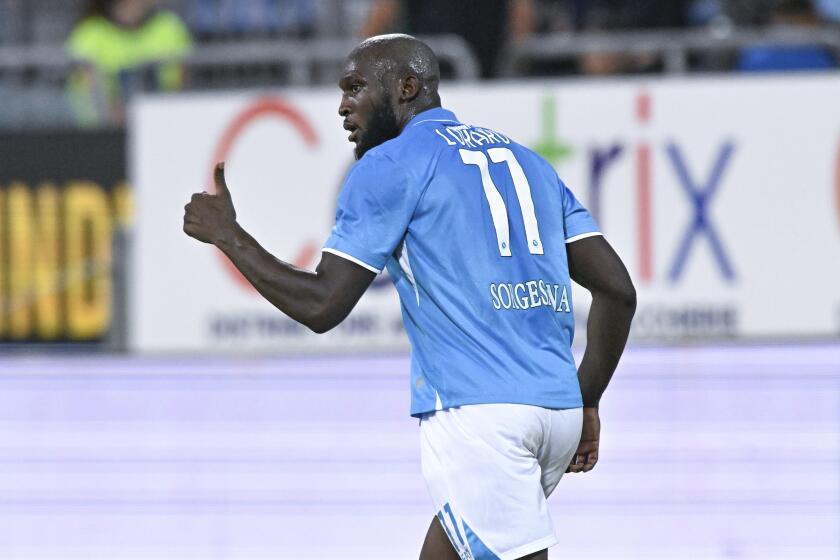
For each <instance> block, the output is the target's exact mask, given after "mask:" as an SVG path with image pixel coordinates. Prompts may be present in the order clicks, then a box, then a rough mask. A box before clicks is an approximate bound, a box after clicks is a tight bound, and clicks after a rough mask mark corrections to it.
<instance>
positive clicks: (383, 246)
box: [323, 152, 421, 274]
mask: <svg viewBox="0 0 840 560" xmlns="http://www.w3.org/2000/svg"><path fill="white" fill-rule="evenodd" d="M420 194H421V193H420V191H419V185H417V182H416V181H412V180H411V179H410V177H409V175H408V172H407V171H406V170H405V169H404V168H403V167H402V166H401V165H399V164H398V163H397V162H395V161H394V160H393V159H391V157H390V156H388V155H387V154H382V153H374V152H370V153H368V154H366V155H365V157H363V158H362V159H361V160H359V162H358V163H357V164H356V165H355V166H354V167H353V169H352V170H351V171H350V173H349V174H348V176H347V179H345V181H344V185H343V186H342V188H341V194H339V196H338V208H337V210H336V215H335V225H334V226H333V229H332V233H331V234H330V236H329V238H328V239H327V241H326V243H324V248H323V251H324V252H327V253H333V254H335V255H338V256H340V257H343V258H345V259H348V260H350V261H352V262H354V263H356V264H358V265H360V266H363V267H364V268H367V269H368V270H370V271H372V272H376V273H377V274H378V273H379V272H382V269H383V268H384V267H385V263H386V262H387V260H388V257H390V256H391V254H392V253H393V252H394V250H395V249H396V247H397V245H399V243H400V242H401V241H402V239H403V237H404V236H405V232H406V230H407V229H408V224H409V222H410V221H411V217H412V215H413V214H414V210H415V208H416V207H417V203H418V202H419V200H420Z"/></svg>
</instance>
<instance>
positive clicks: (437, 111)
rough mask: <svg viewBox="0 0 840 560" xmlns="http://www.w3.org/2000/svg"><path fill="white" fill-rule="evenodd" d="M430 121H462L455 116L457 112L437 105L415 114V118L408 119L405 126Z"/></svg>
mask: <svg viewBox="0 0 840 560" xmlns="http://www.w3.org/2000/svg"><path fill="white" fill-rule="evenodd" d="M429 121H433V122H454V123H457V122H460V121H458V117H456V116H455V113H453V112H452V111H450V110H449V109H444V108H443V107H435V108H434V109H426V110H425V111H423V112H422V113H418V114H417V115H415V116H414V118H413V119H411V120H410V121H408V124H407V125H406V127H405V128H408V127H411V126H414V125H418V124H420V123H424V122H429Z"/></svg>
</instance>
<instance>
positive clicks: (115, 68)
mask: <svg viewBox="0 0 840 560" xmlns="http://www.w3.org/2000/svg"><path fill="white" fill-rule="evenodd" d="M156 4H157V2H156V0H91V1H90V2H89V5H88V9H87V11H86V12H85V15H84V17H83V18H82V19H81V20H80V21H79V23H78V24H77V25H76V26H75V28H74V29H73V30H72V31H71V33H70V37H69V39H68V40H67V45H66V48H67V51H68V53H69V54H70V56H72V57H73V58H75V59H77V60H79V61H80V62H82V63H84V66H83V67H82V68H81V69H80V70H79V71H77V72H75V73H74V74H73V75H72V76H71V78H70V83H69V93H70V98H71V103H72V105H73V109H74V111H75V113H76V118H77V120H78V122H79V123H80V124H83V125H85V124H86V125H95V124H103V123H110V124H120V123H122V122H123V120H124V115H125V100H126V99H127V97H128V96H130V95H131V93H133V92H134V91H136V90H154V91H172V90H177V89H180V88H181V87H182V86H183V81H184V77H183V72H182V69H181V66H180V65H179V64H178V62H177V59H178V58H180V57H183V56H185V55H187V54H188V53H189V51H190V50H191V48H192V38H191V37H190V33H189V31H188V30H187V28H186V26H185V25H184V23H183V22H182V21H181V19H180V18H179V17H178V16H177V15H176V14H175V13H173V12H170V11H168V10H162V9H158V8H157V6H156Z"/></svg>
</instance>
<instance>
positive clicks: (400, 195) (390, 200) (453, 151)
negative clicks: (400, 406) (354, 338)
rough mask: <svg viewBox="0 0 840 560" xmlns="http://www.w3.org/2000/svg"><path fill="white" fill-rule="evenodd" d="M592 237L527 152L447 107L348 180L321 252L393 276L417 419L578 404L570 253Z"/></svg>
mask: <svg viewBox="0 0 840 560" xmlns="http://www.w3.org/2000/svg"><path fill="white" fill-rule="evenodd" d="M591 235H598V228H597V226H596V225H595V221H594V220H593V219H592V217H591V216H590V214H589V212H587V210H586V209H585V208H584V207H583V206H581V204H580V203H579V202H578V201H577V200H576V199H575V197H574V195H573V194H572V192H571V191H570V190H569V189H568V188H567V187H566V185H564V184H563V182H562V181H560V179H559V178H558V177H557V174H556V172H555V171H554V168H553V167H552V166H551V165H550V164H549V163H548V162H546V161H545V160H544V159H542V158H541V157H540V156H538V155H537V154H535V153H534V152H532V151H531V150H529V149H527V148H525V147H523V146H521V145H519V144H517V143H515V142H513V141H512V140H510V139H509V138H507V137H506V136H503V135H502V134H499V133H498V132H495V131H492V130H489V129H486V128H482V127H477V126H471V125H465V124H462V123H460V122H458V120H457V119H456V118H455V115H454V114H453V113H451V112H450V111H447V110H445V109H441V108H438V109H431V110H428V111H425V112H423V113H421V114H419V115H417V116H416V117H415V118H414V119H412V120H411V122H409V123H408V125H407V126H406V127H405V129H404V130H403V131H402V133H401V134H400V135H399V136H398V137H397V138H394V139H393V140H389V141H388V142H385V143H383V144H381V145H379V146H377V147H376V148H373V149H371V150H370V151H368V152H367V153H366V154H365V155H364V156H363V157H362V158H361V159H360V160H359V161H358V162H357V163H356V164H355V166H354V167H353V168H352V169H351V170H350V173H349V174H348V176H347V179H346V180H345V183H344V186H343V187H342V191H341V195H340V196H339V199H338V211H337V213H336V223H335V227H334V228H333V231H332V235H331V236H330V237H329V239H328V240H327V242H326V244H325V245H324V251H326V252H330V253H334V254H336V255H339V256H342V257H344V258H347V259H350V260H352V261H353V262H355V263H357V264H359V265H361V266H364V267H365V268H368V269H369V270H372V271H374V272H377V273H378V272H381V271H382V269H383V268H385V267H387V268H388V271H389V272H390V274H391V276H392V278H393V280H394V284H395V286H396V288H397V291H398V292H399V295H400V300H401V304H402V313H403V319H404V321H405V328H406V332H407V333H408V338H409V340H410V341H411V347H412V350H413V351H412V361H411V414H412V415H414V416H419V415H422V414H423V413H426V412H431V411H433V410H441V409H446V408H450V407H455V406H461V405H468V404H481V403H516V404H529V405H537V406H542V407H546V408H576V407H580V406H582V400H581V395H580V387H579V385H578V380H577V373H576V368H575V363H574V360H573V359H572V352H571V344H572V337H573V336H574V318H573V314H572V309H573V307H572V287H571V281H570V279H569V267H568V262H567V258H566V244H567V243H570V242H572V241H575V240H577V239H581V238H583V237H588V236H591Z"/></svg>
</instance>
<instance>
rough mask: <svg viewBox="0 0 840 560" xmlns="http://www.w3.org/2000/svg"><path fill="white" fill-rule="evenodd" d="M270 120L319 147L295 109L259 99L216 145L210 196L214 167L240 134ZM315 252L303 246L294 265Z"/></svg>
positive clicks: (228, 266)
mask: <svg viewBox="0 0 840 560" xmlns="http://www.w3.org/2000/svg"><path fill="white" fill-rule="evenodd" d="M271 117H273V118H279V119H280V120H285V121H288V122H290V123H291V124H292V126H293V127H294V129H295V130H296V131H297V132H298V134H299V135H300V137H301V138H302V139H303V142H304V143H305V144H306V145H307V146H309V147H310V148H315V147H316V146H317V145H318V135H317V134H316V133H315V129H313V128H312V125H310V124H309V122H308V121H307V120H306V119H305V118H304V117H303V115H302V114H301V113H300V112H298V110H297V109H295V108H294V107H292V106H291V105H289V104H288V103H286V102H284V101H283V100H281V99H279V98H276V97H266V98H262V99H258V100H256V101H255V102H253V103H251V104H250V105H248V106H247V107H246V108H245V109H244V110H243V111H242V112H241V113H239V114H238V115H237V116H236V118H234V119H233V121H231V123H230V124H229V125H228V126H227V128H226V129H225V131H224V133H223V134H222V137H221V139H220V140H219V143H218V144H217V145H216V149H215V151H214V152H213V161H212V162H210V178H209V181H208V185H209V187H208V188H209V189H210V192H213V190H214V189H215V183H214V181H213V170H214V169H215V167H216V163H218V162H220V161H224V160H225V159H227V156H228V154H229V153H230V151H231V149H232V148H233V146H234V144H235V143H236V141H237V140H238V139H239V138H240V137H241V136H242V133H243V132H244V131H245V129H246V128H248V126H250V125H251V124H253V123H255V122H256V121H258V120H260V119H264V118H271ZM234 192H235V191H234ZM317 250H318V248H317V247H312V246H309V245H305V246H304V247H303V249H302V250H301V251H300V253H299V254H298V256H297V257H296V258H295V259H294V263H293V264H295V265H297V266H305V265H306V264H308V263H309V262H310V261H311V259H312V257H313V255H314V254H315V253H316V252H317ZM217 253H218V255H219V258H221V260H222V263H223V264H224V267H225V269H226V270H227V271H228V273H229V274H230V275H231V277H232V278H233V279H234V280H235V281H236V283H237V284H239V285H240V286H242V287H243V288H245V289H247V290H248V291H251V292H255V293H256V290H254V287H253V286H251V284H250V283H249V282H248V281H247V280H246V279H245V277H244V276H242V274H241V273H240V272H239V271H238V270H237V269H236V267H235V266H233V263H231V262H230V260H228V258H227V257H226V256H225V255H224V253H222V252H221V251H217Z"/></svg>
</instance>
